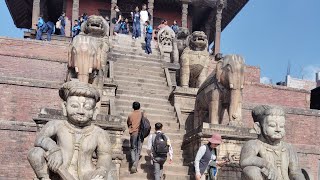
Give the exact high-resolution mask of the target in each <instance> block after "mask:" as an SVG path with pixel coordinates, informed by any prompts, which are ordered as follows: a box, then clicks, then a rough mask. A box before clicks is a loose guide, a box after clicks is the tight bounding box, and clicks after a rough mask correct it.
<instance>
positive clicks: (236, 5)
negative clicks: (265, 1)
mask: <svg viewBox="0 0 320 180" xmlns="http://www.w3.org/2000/svg"><path fill="white" fill-rule="evenodd" d="M155 1H157V0H155ZM179 1H181V0H165V1H163V0H161V3H164V2H166V3H179ZM215 1H216V0H192V4H198V5H199V4H200V5H201V6H204V7H205V8H207V11H208V9H211V10H212V8H214V4H215ZM248 1H249V0H228V3H227V8H226V9H225V10H224V11H223V16H222V29H224V28H225V27H226V26H227V25H228V24H229V23H230V22H231V21H232V19H233V18H234V17H235V16H236V15H237V14H238V13H239V12H240V10H241V9H242V8H243V7H244V6H245V4H246V3H247V2H248ZM6 4H7V6H8V8H9V11H10V14H11V16H12V19H13V21H14V23H15V25H16V27H17V28H27V29H29V28H31V23H32V4H33V0H6ZM203 15H205V14H203ZM203 15H202V17H203ZM193 16H194V15H193ZM212 26H214V23H212Z"/></svg>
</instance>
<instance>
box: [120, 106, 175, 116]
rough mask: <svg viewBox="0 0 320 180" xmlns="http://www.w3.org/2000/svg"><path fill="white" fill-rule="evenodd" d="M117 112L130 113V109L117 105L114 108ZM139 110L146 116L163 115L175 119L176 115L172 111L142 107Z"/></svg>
mask: <svg viewBox="0 0 320 180" xmlns="http://www.w3.org/2000/svg"><path fill="white" fill-rule="evenodd" d="M116 107H117V108H118V109H119V110H121V111H124V112H130V111H132V107H131V106H128V105H125V106H120V105H117V106H116ZM141 110H143V111H144V112H145V113H146V114H147V115H148V114H154V115H156V114H159V115H163V116H168V117H175V115H176V113H175V112H174V111H170V110H168V109H155V108H152V107H151V108H150V107H143V108H141Z"/></svg>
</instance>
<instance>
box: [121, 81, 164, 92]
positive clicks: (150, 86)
mask: <svg viewBox="0 0 320 180" xmlns="http://www.w3.org/2000/svg"><path fill="white" fill-rule="evenodd" d="M115 82H116V83H117V84H118V85H119V86H122V87H123V86H126V87H128V88H131V87H142V88H143V89H152V90H153V89H161V90H167V91H169V87H168V86H167V85H165V84H161V83H160V84H158V83H145V82H138V83H137V82H131V81H130V80H123V79H115Z"/></svg>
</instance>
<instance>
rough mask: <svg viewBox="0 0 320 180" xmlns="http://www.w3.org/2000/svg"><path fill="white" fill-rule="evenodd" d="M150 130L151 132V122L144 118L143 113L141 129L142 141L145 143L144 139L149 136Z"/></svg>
mask: <svg viewBox="0 0 320 180" xmlns="http://www.w3.org/2000/svg"><path fill="white" fill-rule="evenodd" d="M150 130H151V126H150V122H149V120H148V119H147V118H146V117H144V116H143V113H142V117H141V122H140V129H139V133H140V139H141V141H143V140H144V138H146V137H147V136H149V134H150Z"/></svg>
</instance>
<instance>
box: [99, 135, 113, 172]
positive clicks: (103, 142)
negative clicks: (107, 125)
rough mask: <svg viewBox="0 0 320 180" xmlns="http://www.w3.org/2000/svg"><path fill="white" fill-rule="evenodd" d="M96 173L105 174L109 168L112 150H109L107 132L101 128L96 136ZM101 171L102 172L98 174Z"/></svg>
mask: <svg viewBox="0 0 320 180" xmlns="http://www.w3.org/2000/svg"><path fill="white" fill-rule="evenodd" d="M96 151H97V159H98V160H97V165H96V167H97V169H96V173H97V175H103V176H106V174H105V173H106V172H108V171H109V170H110V168H111V163H112V156H111V154H112V152H111V142H110V137H109V134H108V133H107V132H105V131H103V130H102V132H99V137H98V147H97V150H96ZM100 173H102V174H100Z"/></svg>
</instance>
